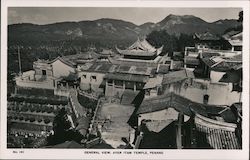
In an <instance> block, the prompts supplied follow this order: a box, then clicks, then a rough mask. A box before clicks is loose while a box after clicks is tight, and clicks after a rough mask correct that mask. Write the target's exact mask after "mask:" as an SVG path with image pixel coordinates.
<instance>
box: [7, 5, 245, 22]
mask: <svg viewBox="0 0 250 160" xmlns="http://www.w3.org/2000/svg"><path fill="white" fill-rule="evenodd" d="M241 10H242V9H241V8H117V7H116V8H93V7H92V8H91V7H88V8H86V7H85V8H84V7H77V8H76V7H74V8H72V7H67V8H63V7H11V8H9V9H8V24H15V23H33V24H50V23H55V22H65V21H84V20H96V19H100V18H113V19H121V20H125V21H129V22H132V23H134V24H137V25H141V24H143V23H146V22H154V23H155V22H159V21H161V20H162V19H164V18H165V17H166V16H167V15H169V14H175V15H194V16H197V17H200V18H202V19H203V20H205V21H207V22H214V21H217V20H219V19H238V14H239V12H240V11H241Z"/></svg>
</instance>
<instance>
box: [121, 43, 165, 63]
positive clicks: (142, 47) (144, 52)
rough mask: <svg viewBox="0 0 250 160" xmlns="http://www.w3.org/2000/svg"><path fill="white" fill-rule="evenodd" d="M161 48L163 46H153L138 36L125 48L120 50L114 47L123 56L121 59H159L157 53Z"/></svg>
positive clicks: (158, 53) (159, 52)
mask: <svg viewBox="0 0 250 160" xmlns="http://www.w3.org/2000/svg"><path fill="white" fill-rule="evenodd" d="M162 48H163V46H162V47H160V48H155V47H153V46H152V45H151V44H149V43H148V41H147V40H146V39H144V40H142V41H141V40H140V39H139V38H138V39H137V41H136V42H135V43H133V44H132V45H131V46H130V47H128V48H127V49H125V50H121V49H119V48H117V47H116V50H117V52H118V53H119V54H121V55H122V56H123V59H132V60H133V59H136V60H150V61H159V60H160V56H159V55H160V54H161V52H162Z"/></svg>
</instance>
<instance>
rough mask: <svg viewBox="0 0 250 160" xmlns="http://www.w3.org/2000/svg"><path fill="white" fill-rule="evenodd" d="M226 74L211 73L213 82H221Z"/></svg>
mask: <svg viewBox="0 0 250 160" xmlns="http://www.w3.org/2000/svg"><path fill="white" fill-rule="evenodd" d="M225 73H226V72H217V71H211V72H210V79H211V82H219V80H220V79H221V78H222V77H223V75H224V74H225Z"/></svg>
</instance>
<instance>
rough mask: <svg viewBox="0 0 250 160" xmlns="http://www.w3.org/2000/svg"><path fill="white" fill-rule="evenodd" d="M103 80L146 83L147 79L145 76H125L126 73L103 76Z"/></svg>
mask: <svg viewBox="0 0 250 160" xmlns="http://www.w3.org/2000/svg"><path fill="white" fill-rule="evenodd" d="M104 79H113V80H123V81H131V82H143V83H146V82H147V81H148V79H149V77H148V76H145V75H136V74H126V73H108V74H106V75H105V76H104Z"/></svg>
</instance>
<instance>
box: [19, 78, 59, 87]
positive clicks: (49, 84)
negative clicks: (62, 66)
mask: <svg viewBox="0 0 250 160" xmlns="http://www.w3.org/2000/svg"><path fill="white" fill-rule="evenodd" d="M16 85H17V86H19V87H27V88H42V89H54V82H53V80H47V81H30V80H22V79H17V80H16Z"/></svg>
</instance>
